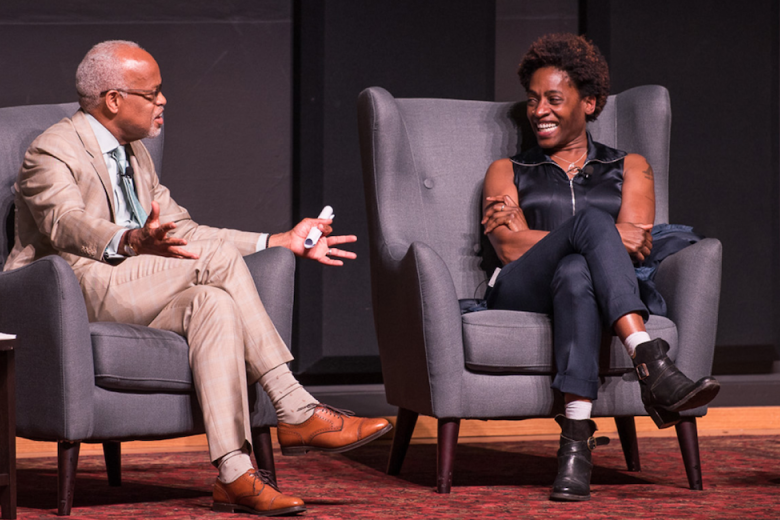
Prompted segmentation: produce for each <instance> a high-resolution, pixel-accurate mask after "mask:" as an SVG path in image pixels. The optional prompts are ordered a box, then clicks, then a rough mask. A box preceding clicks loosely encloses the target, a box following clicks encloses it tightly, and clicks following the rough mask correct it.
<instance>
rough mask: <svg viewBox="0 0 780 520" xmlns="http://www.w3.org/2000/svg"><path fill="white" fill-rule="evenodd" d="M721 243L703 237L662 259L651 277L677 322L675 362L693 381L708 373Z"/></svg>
mask: <svg viewBox="0 0 780 520" xmlns="http://www.w3.org/2000/svg"><path fill="white" fill-rule="evenodd" d="M722 256H723V246H722V245H721V243H720V241H719V240H717V239H714V238H705V239H704V240H701V241H699V242H697V243H696V244H693V245H691V246H688V247H686V248H685V249H683V250H681V251H679V252H678V253H675V254H673V255H671V256H669V257H668V258H666V259H665V260H664V261H663V262H661V265H660V266H659V268H658V272H657V273H656V276H655V283H656V287H657V288H658V290H659V292H660V293H661V295H663V297H664V299H665V300H666V305H667V309H668V318H669V319H670V320H672V321H673V322H674V323H675V324H676V325H677V332H678V342H679V345H680V348H679V352H678V354H677V359H676V360H675V363H676V365H677V366H678V367H679V368H680V370H682V371H683V372H684V373H685V374H686V375H687V376H688V377H690V378H691V379H693V380H694V381H695V380H697V379H699V378H701V377H704V376H708V375H710V374H711V373H712V359H713V356H714V354H715V337H716V334H717V329H718V306H719V304H720V282H721V268H722V267H721V262H722Z"/></svg>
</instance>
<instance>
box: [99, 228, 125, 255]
mask: <svg viewBox="0 0 780 520" xmlns="http://www.w3.org/2000/svg"><path fill="white" fill-rule="evenodd" d="M125 231H127V229H125V228H122V229H120V230H119V231H117V232H116V233H115V234H114V237H113V238H112V239H111V242H109V243H108V245H107V246H106V249H105V250H104V251H103V258H105V259H106V260H108V259H110V258H124V257H125V255H122V254H119V242H120V241H121V240H122V235H123V234H124V233H125Z"/></svg>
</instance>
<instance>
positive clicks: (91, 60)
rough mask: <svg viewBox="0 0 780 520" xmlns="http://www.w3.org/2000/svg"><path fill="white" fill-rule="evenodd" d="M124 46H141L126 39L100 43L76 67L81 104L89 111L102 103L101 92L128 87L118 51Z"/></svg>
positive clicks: (77, 90)
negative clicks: (118, 57)
mask: <svg viewBox="0 0 780 520" xmlns="http://www.w3.org/2000/svg"><path fill="white" fill-rule="evenodd" d="M122 47H134V48H137V49H140V48H141V46H140V45H138V44H137V43H135V42H131V41H125V40H109V41H105V42H102V43H98V44H97V45H95V46H94V47H92V48H91V49H90V50H89V52H88V53H87V54H86V56H84V59H83V60H81V63H80V64H79V67H78V69H76V92H78V94H79V104H80V105H81V108H83V109H84V110H86V111H87V112H89V111H91V110H94V109H95V108H97V107H98V106H99V105H100V93H101V92H105V91H106V90H110V89H126V88H127V85H126V84H125V74H124V70H123V68H122V63H121V62H120V61H119V60H118V59H117V51H118V50H119V49H120V48H122ZM123 95H124V94H123Z"/></svg>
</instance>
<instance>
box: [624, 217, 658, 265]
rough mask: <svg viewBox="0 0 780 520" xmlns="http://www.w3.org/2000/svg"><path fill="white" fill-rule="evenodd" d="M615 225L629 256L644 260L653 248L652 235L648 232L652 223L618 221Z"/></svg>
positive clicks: (640, 260) (651, 227) (639, 260)
mask: <svg viewBox="0 0 780 520" xmlns="http://www.w3.org/2000/svg"><path fill="white" fill-rule="evenodd" d="M615 226H616V227H617V230H618V233H620V238H621V239H622V240H623V245H624V246H626V251H628V254H629V255H630V256H631V258H633V259H634V260H636V261H638V262H642V261H644V259H645V258H647V257H648V256H649V255H650V251H651V250H652V249H653V235H651V234H650V230H651V229H653V225H652V224H632V223H630V222H620V223H618V224H615Z"/></svg>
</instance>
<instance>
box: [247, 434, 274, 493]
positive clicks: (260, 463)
mask: <svg viewBox="0 0 780 520" xmlns="http://www.w3.org/2000/svg"><path fill="white" fill-rule="evenodd" d="M252 444H253V445H254V452H255V463H256V464H257V469H263V470H265V471H268V472H269V473H270V474H271V477H272V478H273V481H274V484H276V482H277V480H276V466H275V465H274V446H273V442H271V428H270V427H268V426H261V427H258V428H252Z"/></svg>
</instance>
